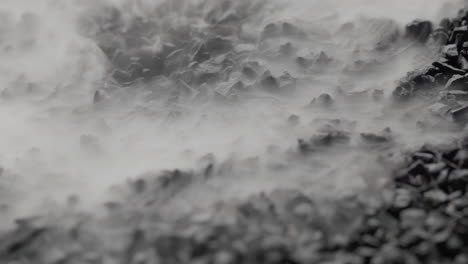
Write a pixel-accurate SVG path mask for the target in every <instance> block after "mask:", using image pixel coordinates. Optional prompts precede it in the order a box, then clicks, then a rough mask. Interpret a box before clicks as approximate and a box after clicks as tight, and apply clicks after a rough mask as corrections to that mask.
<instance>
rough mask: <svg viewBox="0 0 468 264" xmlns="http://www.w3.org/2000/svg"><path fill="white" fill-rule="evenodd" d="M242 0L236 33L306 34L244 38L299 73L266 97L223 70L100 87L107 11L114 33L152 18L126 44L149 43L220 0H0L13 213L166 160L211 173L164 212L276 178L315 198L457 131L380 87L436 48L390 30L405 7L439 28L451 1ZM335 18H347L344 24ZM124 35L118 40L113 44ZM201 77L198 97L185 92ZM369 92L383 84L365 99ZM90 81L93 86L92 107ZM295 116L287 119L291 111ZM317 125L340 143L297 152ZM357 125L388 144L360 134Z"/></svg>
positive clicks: (369, 181) (267, 66)
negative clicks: (280, 28) (291, 30)
mask: <svg viewBox="0 0 468 264" xmlns="http://www.w3.org/2000/svg"><path fill="white" fill-rule="evenodd" d="M247 2H248V1H239V3H238V5H239V7H238V8H239V10H244V9H242V8H243V7H242V5H248V4H250V5H253V6H255V4H257V2H258V5H257V6H255V8H252V9H250V10H253V11H252V12H251V13H249V14H247V15H246V16H247V17H248V18H246V20H247V22H246V23H245V26H244V27H242V28H241V29H240V31H241V32H240V34H241V35H242V36H244V37H245V38H246V39H249V38H255V36H257V35H260V34H261V33H262V31H263V29H264V28H265V26H266V25H267V24H269V23H272V22H276V21H286V22H290V23H292V24H294V25H298V27H299V28H300V29H301V30H302V31H303V32H305V33H306V34H307V35H308V37H307V38H296V39H294V40H289V39H280V40H279V41H278V40H274V41H260V40H258V41H257V40H253V43H255V45H253V44H252V45H247V44H246V45H244V46H242V47H236V48H239V49H240V48H244V49H246V50H247V55H248V56H250V57H249V58H251V59H252V60H256V61H258V62H259V64H260V66H259V67H260V68H261V69H262V71H263V69H264V70H269V71H270V72H271V73H272V74H274V75H277V76H281V75H282V74H283V72H285V71H287V72H288V73H289V74H290V75H291V76H293V77H294V78H295V79H296V83H295V87H296V89H295V91H294V92H293V93H290V94H285V95H283V94H274V93H273V94H271V93H268V92H265V91H262V90H258V89H255V87H256V86H258V84H257V83H253V84H252V87H253V88H254V89H253V91H252V92H249V93H248V94H247V95H241V96H239V98H238V100H236V101H235V102H234V103H232V102H229V103H225V101H223V100H220V99H219V98H217V97H216V96H215V94H214V92H213V91H217V89H222V88H223V87H225V86H226V85H229V84H232V83H231V82H232V81H233V80H230V79H229V80H225V81H216V82H212V83H209V84H206V85H204V86H203V85H200V87H197V88H196V89H195V90H196V91H191V92H188V94H187V95H184V96H181V97H180V98H179V100H178V101H177V102H176V103H171V104H168V103H167V100H168V99H169V98H170V96H171V91H172V90H174V89H176V88H175V86H176V84H175V83H174V82H172V81H169V80H168V79H167V78H155V79H152V80H151V81H145V82H134V83H131V84H128V85H126V86H125V87H123V86H120V85H116V84H115V83H112V81H111V80H110V79H111V78H110V73H111V72H112V70H113V65H112V63H113V62H112V61H111V60H110V59H109V57H108V56H107V55H106V54H105V49H103V48H102V47H113V46H115V45H120V44H119V43H120V42H119V41H120V40H119V35H118V34H115V33H109V32H108V31H105V32H104V33H103V32H102V28H106V26H109V25H107V24H106V23H109V21H113V20H112V14H113V12H117V13H118V14H119V19H118V21H119V23H120V24H119V25H118V26H117V27H118V28H119V30H123V32H128V31H126V29H129V28H131V26H132V21H134V19H136V18H138V19H141V20H143V21H155V23H157V24H158V27H157V30H154V32H153V31H151V30H149V31H148V32H150V31H151V33H148V34H149V35H145V36H140V38H141V37H144V38H145V39H146V40H145V42H144V43H145V44H141V43H140V42H137V44H135V45H136V46H137V47H138V48H142V49H145V50H151V51H161V50H162V49H163V46H164V44H165V41H173V40H177V37H175V36H174V34H175V33H177V32H179V31H177V30H179V29H181V31H183V30H182V29H186V28H188V29H189V30H190V29H191V27H192V28H203V27H204V26H206V22H204V21H203V19H202V17H201V15H202V14H206V13H208V12H209V11H210V10H212V9H213V8H215V7H216V8H217V7H218V6H220V5H221V4H220V3H218V1H201V0H193V1H191V0H186V1H162V0H161V1H130V0H129V1H126V0H107V1H99V3H95V1H72V0H70V1H49V0H40V1H39V0H37V1H34V2H31V1H27V0H3V1H2V3H1V4H0V21H2V23H0V24H1V25H0V35H1V38H0V82H1V83H2V85H1V86H0V94H1V98H0V100H1V102H0V120H2V123H1V127H0V131H1V132H0V135H1V137H0V166H1V167H2V168H3V172H2V174H1V178H0V181H1V185H2V188H3V189H5V192H4V193H5V194H3V193H2V194H1V195H2V196H5V201H6V202H5V203H8V204H9V205H10V206H11V207H12V209H11V211H12V212H11V214H13V215H28V214H31V212H35V211H37V210H42V209H43V207H42V205H43V204H44V201H50V200H53V201H57V202H60V201H63V200H65V199H66V198H67V197H68V196H70V195H78V196H80V197H81V198H82V199H83V201H84V202H85V203H87V204H89V205H90V206H91V207H92V206H95V205H96V204H100V203H102V202H104V201H106V199H107V198H108V197H109V196H110V194H109V189H110V188H111V187H112V186H116V185H121V184H124V183H125V182H126V181H127V180H128V179H132V178H135V177H139V176H141V175H145V174H147V173H156V174H157V173H158V172H162V171H164V170H173V169H180V170H183V171H184V170H187V171H192V170H193V171H198V170H202V169H203V168H204V166H206V162H207V160H209V162H212V163H214V164H215V168H216V170H215V173H216V174H219V177H213V179H212V180H208V181H206V182H203V183H202V184H194V185H193V186H191V187H190V188H188V190H187V191H186V192H184V193H183V194H181V195H180V196H179V197H174V198H173V200H171V201H172V203H168V205H166V206H167V207H168V208H172V209H174V208H175V210H176V211H178V210H180V211H181V213H182V211H183V212H184V213H185V212H186V211H191V210H194V209H199V207H208V208H209V207H210V205H212V204H214V203H216V202H219V201H229V200H233V199H245V198H247V197H249V196H250V195H253V194H258V193H261V192H269V191H273V190H276V189H285V188H286V189H287V188H292V189H299V190H301V191H304V192H307V193H312V194H313V195H317V196H326V197H342V196H344V195H347V194H349V193H354V192H356V191H358V190H359V191H361V190H363V189H365V190H367V191H369V192H378V190H379V188H381V187H382V186H383V185H385V183H386V181H387V180H388V175H387V174H388V173H389V168H391V167H392V166H394V164H396V163H398V162H399V161H400V159H401V156H402V154H403V153H404V152H405V151H410V150H411V149H414V148H418V147H420V146H421V145H422V144H424V143H426V142H431V143H433V144H437V143H445V142H448V141H451V140H452V139H453V138H457V137H458V135H459V134H460V133H462V131H463V129H462V128H460V127H457V126H454V125H447V126H440V122H444V121H443V120H441V119H440V118H438V117H435V116H433V115H432V114H431V113H429V112H428V111H426V107H427V106H428V105H430V104H431V103H432V102H431V101H425V100H424V99H421V100H420V101H418V102H417V103H414V104H411V106H409V105H403V106H395V105H394V102H392V99H391V93H392V91H393V89H394V88H395V87H396V85H397V84H398V81H399V80H400V79H401V78H402V76H405V75H406V73H407V72H409V71H413V70H414V69H415V68H418V67H424V66H428V65H429V63H431V62H432V61H433V60H434V59H435V58H437V56H438V55H436V54H438V50H437V47H435V46H434V47H433V46H427V45H420V44H417V43H412V42H411V41H408V40H405V39H401V40H400V38H401V37H402V35H403V34H404V26H405V25H406V24H407V23H409V22H411V21H412V20H413V19H414V18H421V19H428V20H431V21H433V22H434V23H435V24H436V25H437V24H438V23H439V21H440V19H442V18H443V17H447V16H453V15H455V14H454V13H453V10H457V9H456V8H451V7H452V6H461V4H460V3H461V2H455V1H448V0H447V1H440V0H438V1H436V0H414V1H410V2H408V1H403V0H394V1H392V2H387V1H371V0H351V1H346V2H343V1H338V0H337V1H334V0H332V1H315V0H314V1H301V0H293V1H288V3H284V1H273V0H271V1H266V2H265V3H261V2H263V1H257V2H255V1H252V3H247ZM195 7H196V8H195ZM155 10H156V11H155ZM158 10H159V13H158ZM215 10H216V9H215ZM192 11H193V12H192ZM155 12H156V14H158V17H155V15H154V14H155ZM197 12H198V13H199V14H198V13H197ZM198 15H200V17H197V16H198ZM347 23H348V25H349V23H353V27H352V28H351V29H350V30H348V29H346V30H343V25H345V24H347ZM167 25H172V26H173V28H171V27H167ZM111 26H112V25H110V26H109V27H111ZM176 29H177V30H176ZM115 32H122V31H118V30H117V31H115ZM142 32H144V33H145V32H146V31H142ZM122 34H125V33H122ZM130 38H132V37H130ZM393 39H395V41H393V42H391V43H390V44H389V45H390V46H389V47H387V48H386V49H385V51H382V52H380V51H375V47H376V45H378V44H379V43H380V42H381V41H382V40H383V41H387V40H393ZM187 41H189V42H190V41H196V39H195V38H193V40H192V39H190V37H188V40H187ZM288 42H290V43H291V44H293V45H294V47H295V49H296V50H295V54H296V55H297V56H303V57H304V58H309V57H310V58H316V57H317V56H319V55H320V54H321V52H324V53H325V54H326V56H327V57H326V58H330V62H327V63H328V64H327V66H324V67H321V68H320V69H308V70H303V69H300V68H298V67H297V65H295V64H294V61H291V60H287V59H283V58H277V57H275V56H276V55H275V54H274V53H275V52H277V50H278V48H279V46H280V45H282V44H285V43H288ZM175 44H177V43H175ZM125 47H129V44H123V45H122V46H120V47H119V48H125ZM259 47H261V48H259ZM129 48H134V47H129ZM257 49H260V50H261V51H260V52H257ZM251 50H255V51H251ZM374 58H377V60H376V61H374ZM357 61H359V62H358V63H357ZM244 62H245V61H242V63H244ZM178 67H180V68H181V69H182V66H178ZM184 67H185V66H184ZM202 89H205V90H206V91H207V92H206V96H204V97H202V96H198V97H197V94H198V93H202V92H203V91H202ZM375 90H381V91H383V96H382V97H381V98H380V99H376V100H368V98H371V97H372V94H373V92H374V91H375ZM96 91H99V92H98V93H99V96H100V98H102V100H100V102H99V103H98V104H97V103H96V102H95V98H96ZM323 93H328V94H330V95H331V96H332V97H333V100H334V104H333V106H331V107H316V106H311V105H310V102H311V101H312V100H313V98H318V97H319V96H320V95H321V94H323ZM93 100H94V101H93ZM291 115H295V116H297V118H298V119H297V120H296V119H289V118H290V117H291ZM288 119H289V121H288ZM291 120H293V121H291ZM336 120H340V121H336ZM291 122H292V123H291ZM436 127H438V129H436ZM387 128H389V129H387ZM327 129H328V130H333V131H335V130H338V131H345V132H346V133H347V135H349V138H350V140H349V143H347V144H343V145H338V146H333V147H331V148H327V149H324V150H321V152H320V153H318V154H317V155H312V156H306V157H303V156H301V155H300V154H299V153H298V152H299V151H298V143H297V142H298V139H304V140H308V139H309V138H311V137H313V136H314V135H316V134H317V133H323V132H324V131H328V130H327ZM361 133H375V134H379V135H380V134H383V135H385V136H388V138H390V140H389V142H388V144H384V145H383V146H382V145H379V146H374V145H372V144H370V145H369V144H368V143H366V142H364V141H363V140H362V136H361ZM248 162H251V163H253V165H252V166H250V167H249V166H247V165H246V163H248ZM251 163H249V164H251ZM226 164H229V166H227V167H229V169H225V167H226Z"/></svg>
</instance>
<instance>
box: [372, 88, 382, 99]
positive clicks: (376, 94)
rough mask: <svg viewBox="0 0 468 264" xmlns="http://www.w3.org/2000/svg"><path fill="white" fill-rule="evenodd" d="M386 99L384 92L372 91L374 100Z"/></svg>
mask: <svg viewBox="0 0 468 264" xmlns="http://www.w3.org/2000/svg"><path fill="white" fill-rule="evenodd" d="M383 97H384V90H379V89H375V90H374V91H372V99H374V100H376V101H379V100H382V98H383Z"/></svg>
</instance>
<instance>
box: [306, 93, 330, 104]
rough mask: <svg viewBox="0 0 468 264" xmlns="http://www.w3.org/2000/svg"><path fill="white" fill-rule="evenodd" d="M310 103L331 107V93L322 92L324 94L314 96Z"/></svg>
mask: <svg viewBox="0 0 468 264" xmlns="http://www.w3.org/2000/svg"><path fill="white" fill-rule="evenodd" d="M310 104H311V105H318V106H321V107H331V106H333V104H334V100H333V98H332V97H331V95H329V94H327V93H324V94H321V95H320V96H319V97H317V98H314V99H313V100H312V102H311V103H310Z"/></svg>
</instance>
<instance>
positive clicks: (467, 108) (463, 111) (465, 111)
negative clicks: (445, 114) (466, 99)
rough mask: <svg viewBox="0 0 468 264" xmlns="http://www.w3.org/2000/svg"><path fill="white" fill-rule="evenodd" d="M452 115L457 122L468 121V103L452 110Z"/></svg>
mask: <svg viewBox="0 0 468 264" xmlns="http://www.w3.org/2000/svg"><path fill="white" fill-rule="evenodd" d="M450 115H451V116H452V118H453V120H454V121H455V122H459V123H466V122H467V121H468V105H464V106H461V107H458V108H455V109H452V110H450Z"/></svg>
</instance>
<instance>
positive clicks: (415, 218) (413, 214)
mask: <svg viewBox="0 0 468 264" xmlns="http://www.w3.org/2000/svg"><path fill="white" fill-rule="evenodd" d="M400 219H401V226H402V227H403V228H411V227H417V226H421V225H423V224H424V221H425V220H426V212H425V211H424V210H422V209H414V208H409V209H405V210H403V211H401V213H400Z"/></svg>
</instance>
